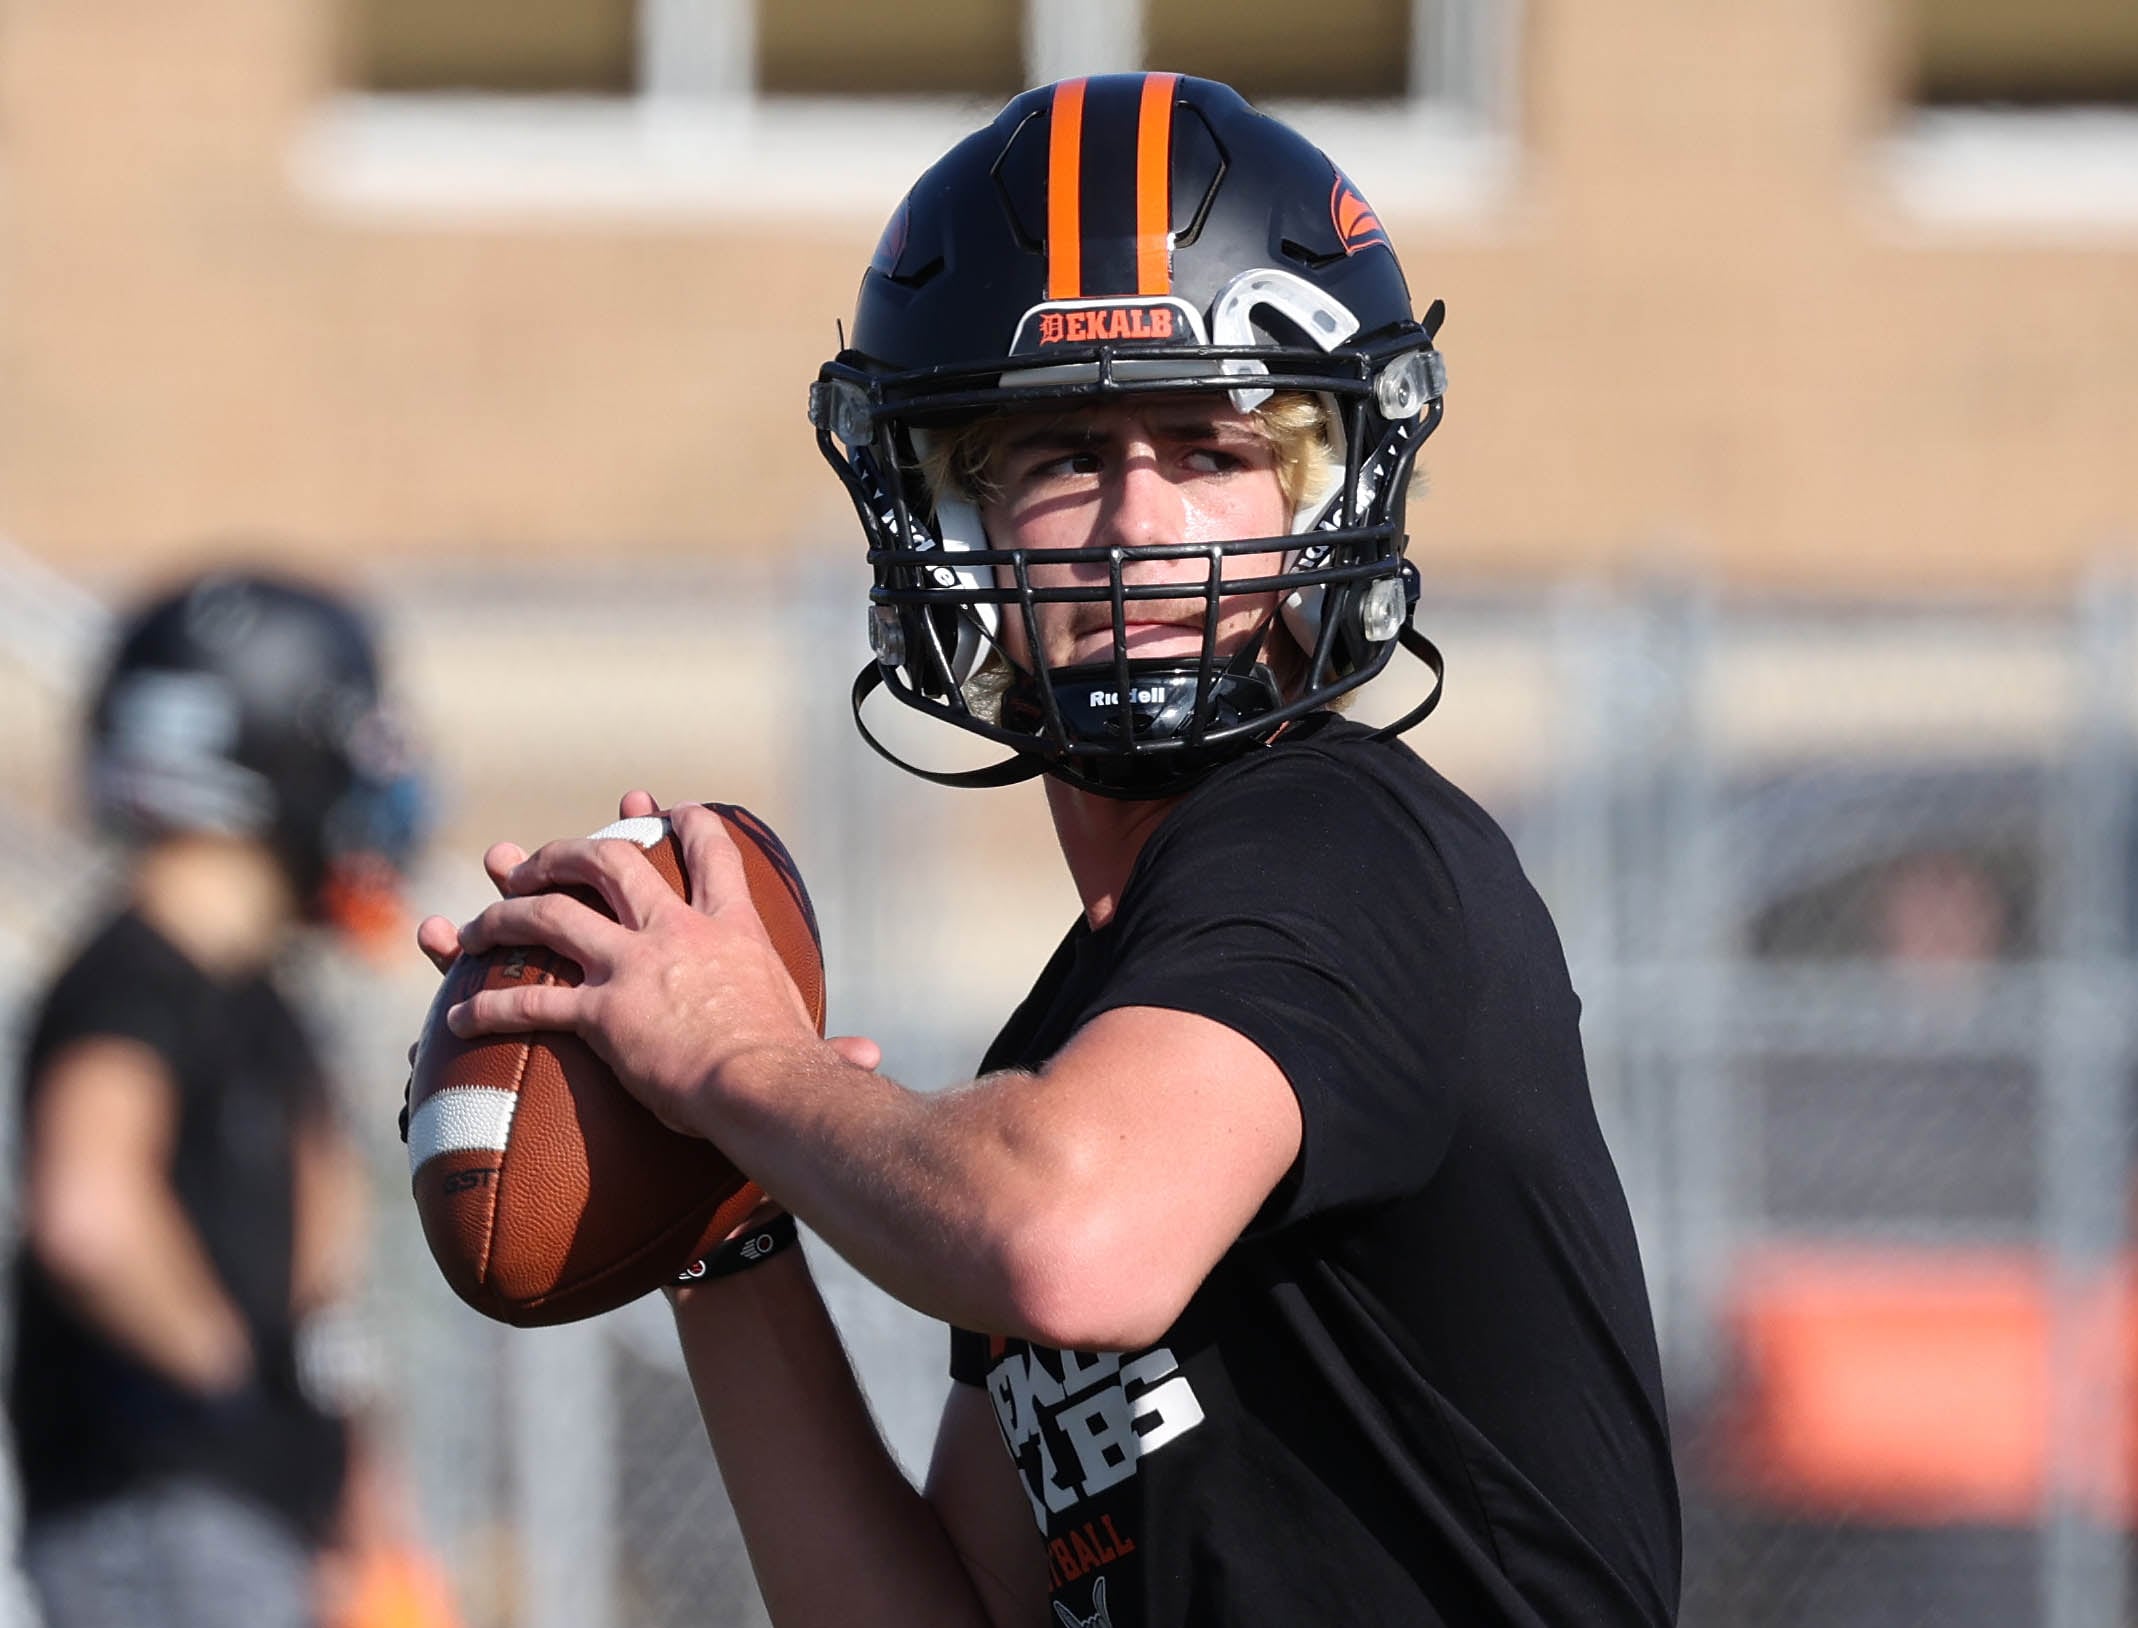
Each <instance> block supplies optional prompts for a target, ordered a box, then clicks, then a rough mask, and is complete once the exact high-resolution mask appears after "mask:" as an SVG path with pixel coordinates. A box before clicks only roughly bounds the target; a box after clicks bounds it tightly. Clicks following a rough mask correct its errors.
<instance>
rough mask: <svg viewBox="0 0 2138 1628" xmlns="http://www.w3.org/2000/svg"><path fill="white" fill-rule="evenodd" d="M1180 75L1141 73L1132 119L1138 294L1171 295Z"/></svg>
mask: <svg viewBox="0 0 2138 1628" xmlns="http://www.w3.org/2000/svg"><path fill="white" fill-rule="evenodd" d="M1179 80H1180V75H1178V74H1171V73H1154V74H1145V75H1144V77H1143V102H1142V105H1141V107H1140V108H1139V109H1138V110H1137V119H1136V292H1137V293H1139V294H1170V293H1172V292H1173V247H1172V244H1171V243H1170V242H1168V241H1167V239H1168V238H1170V237H1171V236H1172V231H1173V87H1174V85H1175V84H1177V83H1178V82H1179Z"/></svg>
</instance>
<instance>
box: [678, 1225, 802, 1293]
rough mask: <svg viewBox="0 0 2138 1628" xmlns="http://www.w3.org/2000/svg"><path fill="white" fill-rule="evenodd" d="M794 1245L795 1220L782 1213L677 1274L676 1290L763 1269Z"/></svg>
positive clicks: (730, 1240)
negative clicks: (775, 1256) (751, 1269)
mask: <svg viewBox="0 0 2138 1628" xmlns="http://www.w3.org/2000/svg"><path fill="white" fill-rule="evenodd" d="M794 1244H795V1230H794V1217H793V1216H791V1215H789V1214H788V1213H787V1212H786V1211H785V1210H781V1211H780V1212H779V1213H778V1214H777V1215H775V1216H773V1217H772V1218H771V1219H770V1220H769V1221H766V1222H763V1223H762V1224H760V1225H758V1226H754V1227H752V1228H751V1229H750V1230H749V1231H748V1232H746V1233H744V1234H743V1235H742V1236H741V1237H739V1238H730V1239H729V1240H728V1241H727V1242H726V1243H724V1244H722V1245H721V1246H720V1247H719V1248H718V1249H716V1250H714V1251H713V1252H712V1253H711V1254H710V1255H708V1256H706V1257H705V1259H703V1260H700V1261H692V1262H691V1263H690V1265H688V1266H686V1267H684V1268H683V1270H682V1271H680V1272H678V1273H677V1274H676V1287H677V1288H679V1289H681V1288H688V1287H689V1286H690V1285H691V1284H693V1283H707V1282H710V1281H711V1280H712V1279H714V1278H725V1277H733V1276H734V1275H735V1274H736V1273H737V1272H747V1271H748V1270H749V1269H750V1268H751V1267H753V1266H762V1265H763V1264H764V1263H765V1262H766V1261H768V1260H770V1259H771V1258H772V1257H773V1256H774V1255H777V1254H779V1253H780V1252H781V1251H782V1250H787V1249H792V1248H793V1247H794Z"/></svg>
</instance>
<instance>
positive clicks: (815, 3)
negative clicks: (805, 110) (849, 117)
mask: <svg viewBox="0 0 2138 1628" xmlns="http://www.w3.org/2000/svg"><path fill="white" fill-rule="evenodd" d="M1023 83H1024V16H1023V8H1022V7H1021V6H1020V5H1018V4H1017V3H1016V0H928V3H927V4H926V5H924V6H913V7H907V6H897V5H887V4H885V3H884V0H806V3H797V0H765V3H761V4H760V5H759V7H758V10H757V73H756V84H757V89H758V91H759V93H760V94H763V95H768V96H778V95H811V96H868V95H882V94H883V93H884V92H885V91H887V90H888V91H895V92H897V93H899V94H902V95H918V96H985V97H988V98H990V99H994V98H1000V99H1002V100H1004V101H1007V100H1008V99H1009V98H1010V97H1012V96H1014V95H1016V94H1017V92H1018V90H1019V89H1020V88H1021V87H1022V85H1023Z"/></svg>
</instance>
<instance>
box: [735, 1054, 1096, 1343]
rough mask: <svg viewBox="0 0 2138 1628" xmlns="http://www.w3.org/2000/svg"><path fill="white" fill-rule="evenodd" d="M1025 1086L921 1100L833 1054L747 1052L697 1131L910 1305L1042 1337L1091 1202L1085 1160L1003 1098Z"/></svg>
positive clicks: (1010, 1079) (1020, 1081) (1004, 1079)
mask: <svg viewBox="0 0 2138 1628" xmlns="http://www.w3.org/2000/svg"><path fill="white" fill-rule="evenodd" d="M1034 1084H1035V1082H1033V1081H1031V1080H1030V1079H1029V1077H1027V1076H1021V1075H1004V1076H997V1077H995V1078H992V1079H989V1080H987V1081H983V1082H977V1083H975V1084H974V1085H972V1086H969V1087H966V1088H963V1089H959V1090H953V1091H944V1092H935V1093H921V1092H916V1091H912V1090H909V1089H907V1088H906V1087H904V1086H901V1085H899V1084H897V1083H896V1082H895V1081H892V1080H889V1079H887V1078H885V1077H884V1076H882V1075H880V1074H874V1073H871V1072H869V1071H868V1070H865V1069H861V1068H857V1067H855V1066H853V1065H852V1064H849V1063H846V1062H844V1061H842V1060H840V1059H839V1058H837V1057H836V1056H835V1055H833V1054H832V1053H830V1052H829V1051H809V1052H805V1053H794V1054H788V1053H782V1054H769V1053H766V1054H758V1055H756V1056H753V1057H750V1058H746V1059H744V1060H742V1062H741V1063H740V1064H738V1065H735V1066H732V1067H731V1068H730V1069H729V1070H728V1071H727V1072H726V1073H725V1074H724V1076H723V1078H722V1080H721V1083H720V1087H719V1089H718V1090H717V1092H715V1093H712V1094H710V1095H709V1099H708V1114H707V1120H706V1123H705V1124H704V1126H703V1127H702V1128H703V1129H704V1130H705V1132H706V1134H708V1135H709V1136H711V1138H712V1139H713V1140H714V1141H716V1142H718V1143H719V1144H720V1145H721V1146H722V1147H723V1148H724V1149H726V1150H727V1152H728V1154H729V1156H730V1157H732V1158H733V1159H734V1160H735V1161H736V1162H737V1163H738V1164H740V1165H741V1166H742V1167H743V1168H744V1169H746V1170H748V1171H749V1172H750V1173H751V1174H752V1175H753V1176H754V1177H756V1178H757V1180H758V1182H759V1183H760V1184H761V1185H762V1186H763V1187H764V1188H765V1190H766V1191H767V1192H769V1193H771V1194H772V1195H773V1196H774V1197H775V1198H777V1199H779V1200H780V1201H781V1202H782V1203H784V1204H786V1205H787V1206H788V1207H789V1208H791V1209H793V1210H794V1211H795V1213H796V1214H798V1215H800V1216H801V1217H802V1218H803V1219H805V1220H806V1221H808V1222H809V1224H810V1226H811V1227H813V1228H814V1229H815V1230H816V1231H817V1232H818V1233H820V1234H821V1235H822V1236H823V1237H824V1238H825V1240H826V1241H827V1242H829V1243H830V1244H831V1245H832V1247H833V1248H834V1249H836V1250H837V1251H838V1252H839V1253H840V1254H841V1255H842V1256H844V1257H845V1258H846V1259H847V1260H848V1261H849V1262H851V1263H852V1264H853V1265H854V1266H855V1267H856V1268H857V1269H858V1270H860V1271H861V1272H862V1273H863V1274H864V1275H865V1276H867V1277H868V1278H870V1279H871V1280H872V1281H873V1282H875V1283H876V1284H877V1285H879V1286H880V1287H881V1288H883V1289H884V1290H885V1291H886V1292H888V1293H890V1294H892V1295H894V1296H895V1297H896V1298H898V1299H900V1300H902V1301H904V1302H905V1303H906V1304H907V1305H909V1306H913V1307H915V1308H916V1309H918V1310H920V1311H923V1312H926V1313H927V1314H928V1315H930V1316H932V1317H939V1318H941V1319H943V1320H944V1321H946V1322H951V1323H957V1324H960V1325H962V1326H964V1327H968V1328H982V1329H987V1330H989V1331H990V1332H994V1333H1003V1334H1019V1335H1026V1336H1030V1337H1034V1338H1041V1339H1045V1338H1048V1337H1049V1335H1050V1334H1051V1333H1052V1332H1054V1331H1053V1330H1051V1329H1050V1328H1048V1327H1046V1326H1044V1322H1045V1319H1044V1315H1043V1313H1042V1312H1041V1311H1040V1310H1039V1307H1040V1306H1041V1305H1043V1304H1044V1303H1045V1302H1046V1301H1047V1300H1049V1299H1050V1298H1053V1295H1052V1289H1053V1285H1052V1284H1050V1283H1049V1282H1048V1281H1047V1280H1048V1278H1049V1276H1050V1270H1051V1269H1050V1266H1049V1262H1050V1261H1051V1260H1054V1259H1057V1258H1059V1259H1073V1258H1074V1257H1075V1255H1076V1254H1077V1252H1078V1242H1077V1239H1076V1238H1075V1236H1074V1233H1075V1231H1076V1227H1077V1224H1078V1223H1077V1221H1076V1219H1075V1218H1076V1217H1077V1215H1078V1214H1079V1213H1080V1212H1089V1211H1090V1210H1092V1209H1093V1208H1094V1205H1092V1204H1091V1203H1088V1202H1087V1201H1086V1198H1085V1195H1084V1192H1083V1184H1082V1183H1081V1182H1080V1180H1079V1176H1078V1172H1079V1170H1087V1171H1088V1169H1089V1167H1090V1165H1091V1163H1092V1161H1091V1160H1090V1159H1088V1158H1084V1157H1081V1156H1078V1155H1077V1154H1076V1153H1074V1152H1073V1151H1072V1150H1070V1149H1068V1148H1065V1147H1064V1146H1062V1145H1060V1143H1059V1141H1058V1140H1057V1139H1056V1138H1054V1137H1052V1136H1050V1135H1049V1134H1048V1133H1047V1131H1046V1130H1045V1129H1044V1127H1043V1125H1039V1124H1035V1123H1034V1121H1035V1120H1043V1119H1044V1115H1041V1114H1034V1113H1030V1112H1025V1111H1021V1108H1022V1105H1021V1104H1019V1103H1017V1102H1015V1101H1013V1100H1012V1097H1013V1094H1014V1093H1016V1092H1017V1091H1018V1090H1019V1088H1020V1086H1025V1087H1030V1086H1033V1085H1034ZM1034 1239H1040V1240H1045V1241H1047V1247H1046V1248H1044V1249H1034V1248H1033V1247H1032V1240H1034Z"/></svg>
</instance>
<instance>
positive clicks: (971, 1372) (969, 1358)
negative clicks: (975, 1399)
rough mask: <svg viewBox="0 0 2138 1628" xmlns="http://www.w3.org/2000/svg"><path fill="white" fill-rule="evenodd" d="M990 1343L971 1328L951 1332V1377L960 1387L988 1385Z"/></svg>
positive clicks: (984, 1336)
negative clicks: (988, 1347)
mask: <svg viewBox="0 0 2138 1628" xmlns="http://www.w3.org/2000/svg"><path fill="white" fill-rule="evenodd" d="M987 1346H988V1342H987V1336H986V1335H985V1334H975V1333H974V1332H973V1331H972V1330H971V1329H969V1328H956V1327H953V1328H952V1329H951V1331H950V1377H951V1378H952V1379H953V1380H955V1381H957V1383H958V1384H960V1385H985V1384H986V1383H987V1365H988V1349H987Z"/></svg>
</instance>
